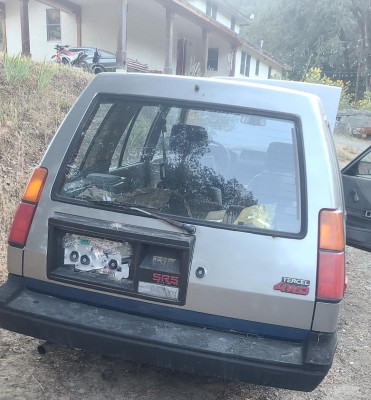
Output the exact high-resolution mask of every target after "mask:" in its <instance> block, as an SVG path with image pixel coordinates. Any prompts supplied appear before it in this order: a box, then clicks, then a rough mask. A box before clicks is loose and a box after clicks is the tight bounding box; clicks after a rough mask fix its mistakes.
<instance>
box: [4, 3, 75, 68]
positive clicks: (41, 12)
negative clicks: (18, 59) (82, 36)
mask: <svg viewBox="0 0 371 400" xmlns="http://www.w3.org/2000/svg"><path fill="white" fill-rule="evenodd" d="M47 8H50V7H47V6H45V5H44V4H42V3H39V2H38V1H36V0H30V2H29V5H28V10H29V31H30V51H31V54H32V58H34V59H35V60H38V61H43V60H44V59H46V60H50V57H51V56H52V54H53V53H55V50H54V46H55V45H56V44H57V43H63V44H70V45H75V44H76V20H75V17H74V16H72V15H69V14H66V13H63V12H61V27H62V31H61V36H62V38H61V40H58V41H49V42H48V41H47V32H46V11H45V10H46V9H47ZM6 36H7V50H8V53H9V54H19V53H21V52H22V40H21V19H20V3H19V1H8V2H6Z"/></svg>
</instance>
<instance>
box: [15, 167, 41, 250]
mask: <svg viewBox="0 0 371 400" xmlns="http://www.w3.org/2000/svg"><path fill="white" fill-rule="evenodd" d="M47 176H48V170H47V169H46V168H36V169H35V170H34V172H33V174H32V177H31V179H30V181H29V183H28V185H27V188H26V190H25V192H24V194H23V196H22V201H21V203H20V204H19V206H18V210H17V212H16V213H15V216H14V221H13V224H12V228H11V230H10V234H9V239H8V242H9V244H11V245H13V246H17V247H23V246H24V245H25V244H26V241H27V237H28V233H29V232H30V228H31V224H32V220H33V217H34V214H35V211H36V207H37V204H38V202H39V199H40V196H41V193H42V190H43V188H44V184H45V181H46V177H47Z"/></svg>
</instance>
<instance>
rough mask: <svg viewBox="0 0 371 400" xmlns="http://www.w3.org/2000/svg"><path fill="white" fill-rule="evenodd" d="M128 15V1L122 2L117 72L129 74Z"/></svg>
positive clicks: (121, 0) (123, 0) (122, 0)
mask: <svg viewBox="0 0 371 400" xmlns="http://www.w3.org/2000/svg"><path fill="white" fill-rule="evenodd" d="M127 13H128V0H120V20H119V29H118V38H117V51H116V71H117V72H127V69H128V68H127V62H126V59H127Z"/></svg>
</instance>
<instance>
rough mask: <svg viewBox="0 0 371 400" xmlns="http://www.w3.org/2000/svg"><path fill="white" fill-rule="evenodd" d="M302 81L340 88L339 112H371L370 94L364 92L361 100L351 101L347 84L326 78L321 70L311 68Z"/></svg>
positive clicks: (339, 80)
mask: <svg viewBox="0 0 371 400" xmlns="http://www.w3.org/2000/svg"><path fill="white" fill-rule="evenodd" d="M303 81H304V82H309V83H319V84H322V85H329V86H338V87H341V97H340V103H339V108H340V109H341V110H346V109H360V110H370V111H371V92H365V94H364V97H363V99H362V100H359V101H357V102H354V101H352V97H351V95H350V85H349V82H344V81H342V80H341V79H338V80H336V81H334V80H332V79H331V78H329V77H328V76H326V75H324V74H323V72H322V70H321V68H318V67H317V68H311V69H310V70H309V71H308V73H306V74H305V76H304V79H303Z"/></svg>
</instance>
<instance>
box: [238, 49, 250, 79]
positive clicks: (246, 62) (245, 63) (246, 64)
mask: <svg viewBox="0 0 371 400" xmlns="http://www.w3.org/2000/svg"><path fill="white" fill-rule="evenodd" d="M250 64H251V56H250V55H249V54H246V53H245V52H244V51H243V52H242V53H241V66H240V74H241V75H245V76H250Z"/></svg>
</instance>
